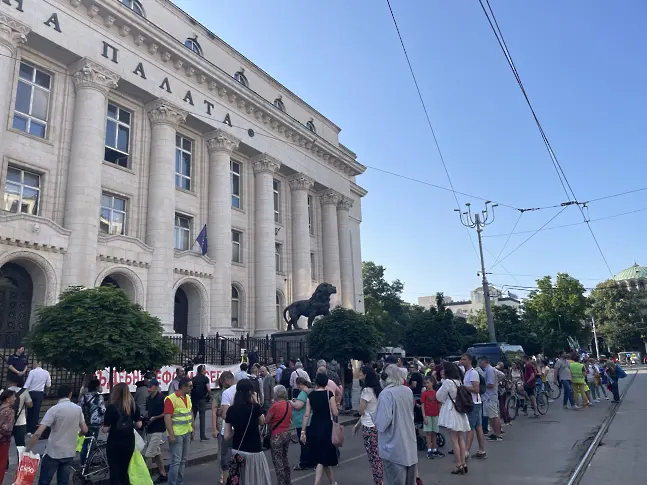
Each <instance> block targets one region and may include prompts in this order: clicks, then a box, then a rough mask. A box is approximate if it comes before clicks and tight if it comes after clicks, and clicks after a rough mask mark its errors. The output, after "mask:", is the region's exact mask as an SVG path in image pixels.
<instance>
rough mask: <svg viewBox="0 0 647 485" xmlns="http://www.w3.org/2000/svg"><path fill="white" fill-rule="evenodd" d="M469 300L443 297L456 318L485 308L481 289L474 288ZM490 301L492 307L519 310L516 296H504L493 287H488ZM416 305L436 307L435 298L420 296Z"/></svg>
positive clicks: (518, 301)
mask: <svg viewBox="0 0 647 485" xmlns="http://www.w3.org/2000/svg"><path fill="white" fill-rule="evenodd" d="M470 295H471V298H470V299H469V300H460V301H454V300H452V298H451V297H449V296H445V297H444V298H443V301H444V303H445V305H446V306H447V308H449V309H450V310H451V311H452V312H454V315H456V316H457V317H464V318H467V317H468V316H470V315H471V314H474V313H477V312H478V311H479V310H481V309H482V308H485V298H484V296H483V288H482V287H480V286H479V287H478V288H475V289H474V290H473V291H472V292H471V293H470ZM490 301H491V303H492V305H507V306H511V307H513V308H519V307H520V306H521V301H520V300H519V299H518V298H517V295H515V294H513V293H509V292H508V293H507V294H506V295H504V294H503V293H502V292H501V290H499V289H498V288H496V287H495V286H492V285H490ZM418 305H420V306H423V307H425V308H431V307H435V306H436V296H421V297H419V298H418Z"/></svg>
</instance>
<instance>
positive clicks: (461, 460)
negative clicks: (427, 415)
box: [436, 362, 470, 475]
mask: <svg viewBox="0 0 647 485" xmlns="http://www.w3.org/2000/svg"><path fill="white" fill-rule="evenodd" d="M443 371H444V375H445V376H444V379H443V385H442V386H441V387H440V389H438V392H437V394H436V399H438V401H440V402H441V403H442V406H441V408H440V415H439V417H438V424H439V425H440V426H442V427H443V428H447V429H448V430H449V433H450V435H451V438H452V445H453V447H454V458H455V460H456V469H454V470H452V472H451V473H452V474H453V475H463V474H465V473H467V465H466V464H465V455H466V454H467V453H466V446H465V436H464V433H465V432H466V431H469V430H470V422H469V420H468V419H467V414H463V413H459V412H458V411H456V409H455V408H454V402H455V400H456V393H457V392H458V387H459V386H460V385H461V384H462V381H463V379H462V377H461V371H460V369H459V368H458V366H457V365H456V364H454V363H452V362H445V363H444V364H443Z"/></svg>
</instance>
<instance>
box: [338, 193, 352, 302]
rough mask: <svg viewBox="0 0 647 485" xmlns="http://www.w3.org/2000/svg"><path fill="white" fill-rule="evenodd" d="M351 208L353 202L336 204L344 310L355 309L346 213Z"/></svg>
mask: <svg viewBox="0 0 647 485" xmlns="http://www.w3.org/2000/svg"><path fill="white" fill-rule="evenodd" d="M352 206H353V200H352V199H349V198H348V197H342V198H341V199H340V200H339V203H338V204H337V229H338V233H339V267H340V270H341V305H342V306H343V307H344V308H350V309H351V310H354V309H355V295H354V292H353V262H352V261H351V259H352V252H351V248H350V228H349V226H348V213H349V211H350V208H351V207H352Z"/></svg>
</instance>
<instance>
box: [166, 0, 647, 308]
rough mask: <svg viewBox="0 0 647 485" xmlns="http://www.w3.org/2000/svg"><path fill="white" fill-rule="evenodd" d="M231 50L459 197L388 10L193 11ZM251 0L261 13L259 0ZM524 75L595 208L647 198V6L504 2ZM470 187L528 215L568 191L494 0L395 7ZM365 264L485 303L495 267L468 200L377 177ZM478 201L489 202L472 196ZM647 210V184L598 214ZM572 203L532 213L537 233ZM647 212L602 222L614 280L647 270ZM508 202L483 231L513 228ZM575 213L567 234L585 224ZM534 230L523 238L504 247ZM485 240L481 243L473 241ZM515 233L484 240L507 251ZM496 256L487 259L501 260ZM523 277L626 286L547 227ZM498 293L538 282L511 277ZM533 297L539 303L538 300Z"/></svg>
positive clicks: (434, 115)
mask: <svg viewBox="0 0 647 485" xmlns="http://www.w3.org/2000/svg"><path fill="white" fill-rule="evenodd" d="M176 3H178V5H179V6H180V7H181V8H183V9H185V10H186V11H187V12H188V13H189V14H191V15H192V16H194V17H195V18H197V19H198V20H200V21H201V22H202V23H203V24H205V25H206V26H207V27H208V28H210V29H211V30H212V31H213V32H215V33H216V34H217V35H218V36H219V37H221V38H222V39H223V40H225V41H226V42H228V43H229V44H231V45H232V46H233V47H234V48H236V49H237V50H239V51H240V52H242V53H243V54H244V55H245V56H247V57H248V58H249V59H251V60H252V61H253V62H255V63H256V64H257V65H259V66H260V67H261V68H262V69H264V70H265V71H267V72H268V73H270V74H271V75H272V76H274V77H275V78H276V79H277V80H278V81H279V82H281V83H282V84H284V85H285V86H287V87H288V88H289V89H291V90H292V91H293V92H295V93H296V94H297V95H299V96H301V97H302V98H303V99H305V100H306V101H307V102H308V103H310V104H311V105H312V106H314V107H315V108H316V109H318V110H319V111H321V112H322V113H323V114H324V115H325V116H327V117H328V118H330V119H331V120H333V121H334V122H335V123H336V124H337V125H339V126H340V127H341V128H342V133H341V142H342V143H344V144H345V145H346V146H348V147H349V148H351V149H352V150H354V151H355V152H356V153H357V154H358V155H359V160H360V161H361V162H362V163H364V164H365V165H368V166H372V167H377V168H381V169H385V170H389V171H393V172H397V173H401V174H403V175H406V176H409V177H413V178H416V179H420V180H423V181H428V182H431V183H435V184H438V185H443V186H448V181H447V177H446V175H445V172H444V170H443V167H442V164H441V162H440V158H439V156H438V152H437V150H436V148H435V146H434V145H433V141H432V139H431V134H430V131H429V128H428V126H427V124H426V120H425V118H424V113H423V111H422V108H421V105H420V102H419V100H418V97H417V94H416V91H415V87H414V85H413V82H412V79H411V76H410V73H409V71H408V68H407V65H406V61H405V58H404V55H403V53H402V49H401V47H400V43H399V40H398V38H397V35H396V32H395V29H394V26H393V22H392V20H391V17H390V14H389V11H388V8H387V5H386V0H353V1H352V2H349V1H340V0H326V1H318V2H315V1H303V0H300V1H297V0H293V1H287V0H285V1H279V0H275V1H271V2H268V1H260V0H248V1H247V2H238V1H229V2H224V1H218V2H215V1H214V0H177V1H176ZM243 3H244V5H243ZM491 4H492V6H493V8H494V10H495V14H496V15H497V19H498V21H499V25H500V27H501V29H502V30H503V33H504V35H505V38H506V41H507V43H508V47H509V49H510V51H511V53H512V55H513V58H514V61H515V63H516V65H517V69H518V70H519V73H520V75H521V78H522V80H523V82H524V84H525V86H526V90H527V91H528V93H529V96H530V98H531V101H532V102H533V104H534V106H535V109H536V111H537V113H538V116H539V118H540V120H541V122H542V124H543V126H544V129H545V130H546V133H547V135H548V137H549V139H550V141H551V144H552V145H553V149H554V150H555V152H556V153H557V156H558V158H559V160H560V162H561V164H562V167H563V169H564V171H565V173H566V176H567V177H568V180H569V182H570V183H571V185H572V187H573V190H574V191H575V194H576V196H577V197H578V199H579V200H588V199H592V198H596V197H601V196H605V195H609V194H614V193H618V192H623V191H626V190H632V189H638V188H642V187H647V177H646V175H647V165H646V164H645V161H646V159H647V157H646V154H647V135H646V131H647V124H646V123H645V118H646V116H645V114H646V113H647V95H646V94H645V93H646V92H647V91H646V88H647V64H646V63H645V62H644V60H645V55H644V53H645V48H646V47H647V30H646V29H645V18H647V4H646V3H644V2H639V1H634V0H620V1H617V2H607V1H601V0H596V1H582V0H569V1H567V2H558V1H551V2H529V1H515V2H513V1H503V0H493V1H491ZM392 6H393V9H394V12H395V15H396V18H397V20H398V23H399V26H400V30H401V32H402V34H403V37H404V42H405V45H406V47H407V49H408V52H409V55H410V57H411V61H412V63H413V67H414V70H415V72H416V75H417V76H418V81H419V83H420V87H421V90H422V93H423V97H424V100H425V103H426V104H427V108H428V110H429V112H430V115H431V120H432V123H433V125H434V128H435V130H436V134H437V136H438V140H439V143H440V147H441V150H442V152H443V155H444V157H445V160H446V162H447V166H448V169H449V173H450V175H451V177H452V180H453V182H454V186H455V188H456V190H460V191H462V192H466V193H471V194H475V195H478V196H482V197H487V198H490V199H492V200H496V201H500V202H503V203H506V204H510V205H512V206H515V207H535V206H543V205H551V204H556V203H560V202H563V201H564V200H566V196H565V194H564V192H563V190H562V188H561V185H560V183H559V180H558V178H557V175H556V173H555V169H554V168H553V166H552V164H551V161H550V159H549V157H548V154H547V152H546V150H545V148H544V146H543V143H542V141H541V138H540V135H539V133H538V131H537V129H536V127H535V125H534V122H533V120H532V118H531V115H530V111H529V110H528V108H527V106H526V105H525V102H524V101H523V98H522V95H521V92H520V90H519V89H518V87H517V85H516V83H515V81H514V78H513V76H512V73H511V71H510V69H509V67H508V66H507V64H506V62H505V58H504V57H503V54H502V52H501V51H500V50H499V47H498V45H497V43H496V40H495V38H494V35H493V34H492V32H491V30H490V27H489V25H488V23H487V21H486V18H485V16H484V14H483V12H482V11H481V8H480V6H479V4H478V1H477V0H460V1H439V0H427V1H423V0H406V1H405V0H392ZM358 183H359V184H360V185H362V186H363V187H365V188H366V189H368V191H369V194H368V196H367V197H365V198H364V200H363V204H362V209H363V219H364V222H363V224H362V256H363V259H364V260H373V261H375V262H376V263H378V264H382V265H384V266H386V267H387V275H388V277H389V278H391V279H393V278H400V279H401V280H402V281H403V282H404V284H405V294H404V298H405V299H406V300H408V301H417V297H418V296H421V295H425V294H432V293H434V292H436V291H444V292H445V294H446V295H450V296H452V297H455V298H465V297H468V296H469V291H470V290H471V289H473V288H475V287H477V286H478V285H479V284H480V279H479V278H478V277H477V276H476V272H477V270H478V269H479V263H478V260H477V258H476V255H475V252H474V249H473V248H472V245H471V243H470V241H469V238H468V236H467V233H466V230H465V229H464V228H463V227H462V226H461V225H460V223H459V221H458V218H457V216H456V213H455V212H454V211H453V210H454V209H455V208H456V204H455V201H454V198H453V195H452V194H451V192H443V191H440V190H437V189H434V188H431V187H428V186H425V185H421V184H418V183H415V182H411V181H407V180H403V179H398V178H395V177H393V176H390V175H386V174H383V173H379V172H377V171H374V170H371V169H370V168H369V169H368V170H367V172H366V173H365V174H364V175H362V176H360V177H359V178H358ZM459 200H460V202H461V204H462V203H464V202H468V201H469V202H471V203H472V204H473V206H474V207H480V206H481V204H482V202H480V201H478V200H476V199H469V198H467V197H464V196H459ZM642 208H647V191H643V192H638V193H635V194H632V195H627V196H624V197H618V198H613V199H609V200H604V201H600V202H596V203H592V204H591V206H590V210H589V214H590V217H591V218H592V219H596V218H600V217H605V216H609V215H614V214H617V213H621V212H626V211H630V210H634V209H642ZM557 211H558V209H552V210H545V211H541V212H535V213H526V214H524V215H523V216H522V218H521V220H520V222H519V225H518V226H517V229H516V230H517V231H523V230H529V229H535V228H538V227H540V226H541V225H542V224H544V223H545V222H546V221H547V220H548V219H550V217H552V215H554V214H555V213H556V212H557ZM646 216H647V211H645V212H639V213H637V214H633V215H626V216H623V217H618V218H612V219H608V220H604V221H600V222H592V223H591V227H592V228H593V230H594V231H595V234H596V236H597V238H598V241H599V243H600V245H601V247H602V250H603V252H604V254H605V256H606V257H607V260H608V262H609V265H610V266H611V269H612V271H613V272H614V273H616V272H618V271H620V270H622V269H624V268H626V267H628V266H630V265H631V264H633V262H634V260H636V261H637V262H638V263H639V264H644V265H647V252H646V251H645V241H646V240H647V228H646V225H645V224H644V222H643V221H645V218H646ZM517 217H518V213H516V212H515V211H513V210H509V209H505V208H501V210H499V211H498V212H497V218H496V221H495V222H494V224H493V225H491V226H488V227H487V228H486V230H485V233H484V234H492V235H493V234H502V233H503V234H505V233H509V232H510V231H511V230H512V226H513V225H514V223H515V221H516V220H517ZM581 221H582V216H581V214H580V212H579V211H578V210H577V208H576V207H569V208H568V209H566V210H565V211H564V212H563V213H562V214H561V215H560V216H559V217H558V218H557V219H555V221H554V222H553V223H552V225H561V224H568V223H576V222H581ZM528 235H529V234H520V235H513V236H512V238H511V239H510V241H509V242H508V245H507V247H506V249H505V251H504V253H503V254H504V255H505V254H507V252H508V251H510V250H512V249H514V248H515V247H516V246H518V245H519V244H520V243H521V242H522V241H523V240H524V239H525V238H526V237H528ZM473 237H474V240H475V234H473ZM505 240H506V237H492V238H486V239H484V242H485V247H486V248H487V249H488V250H489V251H491V253H492V254H494V255H497V254H498V253H499V251H500V250H501V248H502V246H503V244H504V242H505ZM492 254H490V253H488V252H487V251H486V253H485V256H486V265H491V264H492V263H493V262H494V257H493V256H492ZM503 266H504V267H505V269H507V270H508V271H509V272H510V273H512V274H514V275H538V276H541V275H545V274H553V275H554V274H555V273H556V272H558V271H560V272H568V273H570V274H571V275H573V276H575V277H578V278H581V279H582V282H583V283H584V284H585V286H593V285H595V283H596V282H597V281H599V280H602V279H605V278H607V277H609V271H608V270H607V268H606V266H605V264H604V262H603V260H602V258H601V256H600V254H599V252H598V250H597V248H596V246H595V243H594V241H593V239H592V237H591V235H590V233H589V232H588V230H587V228H586V225H583V224H580V225H575V226H573V227H568V228H562V229H555V230H549V231H542V232H539V233H538V234H537V235H536V236H535V237H534V238H533V239H531V240H530V241H529V242H528V243H526V244H525V245H524V246H523V247H521V248H520V249H519V250H518V251H517V252H515V253H514V254H513V255H512V256H510V257H509V258H508V259H506V260H505V261H504V263H503ZM493 272H494V273H497V274H493V275H491V276H490V281H491V283H494V284H498V285H499V286H502V285H506V284H521V285H523V286H531V285H534V284H535V283H534V280H535V279H536V278H533V277H527V276H516V281H515V280H514V279H513V278H512V277H511V276H510V275H509V274H506V271H504V269H503V268H502V267H501V266H498V267H497V268H496V269H494V270H493ZM521 294H523V293H521Z"/></svg>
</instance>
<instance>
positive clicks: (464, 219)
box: [454, 200, 499, 343]
mask: <svg viewBox="0 0 647 485" xmlns="http://www.w3.org/2000/svg"><path fill="white" fill-rule="evenodd" d="M491 203H492V202H491V201H489V200H488V201H487V202H486V203H485V210H483V211H481V213H478V212H477V213H476V214H474V216H472V209H471V204H470V203H469V202H468V203H466V204H465V206H466V207H467V210H466V211H465V212H462V213H461V211H460V209H454V211H455V212H458V213H459V216H460V219H461V224H463V225H464V226H465V227H468V228H471V229H476V234H477V235H478V240H479V253H480V256H481V275H482V276H483V298H485V313H486V314H487V328H488V333H489V334H490V342H494V343H496V331H495V329H494V318H493V316H492V305H491V303H490V285H489V283H488V281H487V275H486V274H485V260H484V259H483V241H482V239H481V232H483V228H484V227H485V226H487V225H490V224H492V223H493V222H494V208H495V207H497V206H498V205H499V204H494V205H492V206H490V210H491V212H488V205H489V204H491ZM490 214H491V215H492V219H490ZM477 274H478V273H477Z"/></svg>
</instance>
